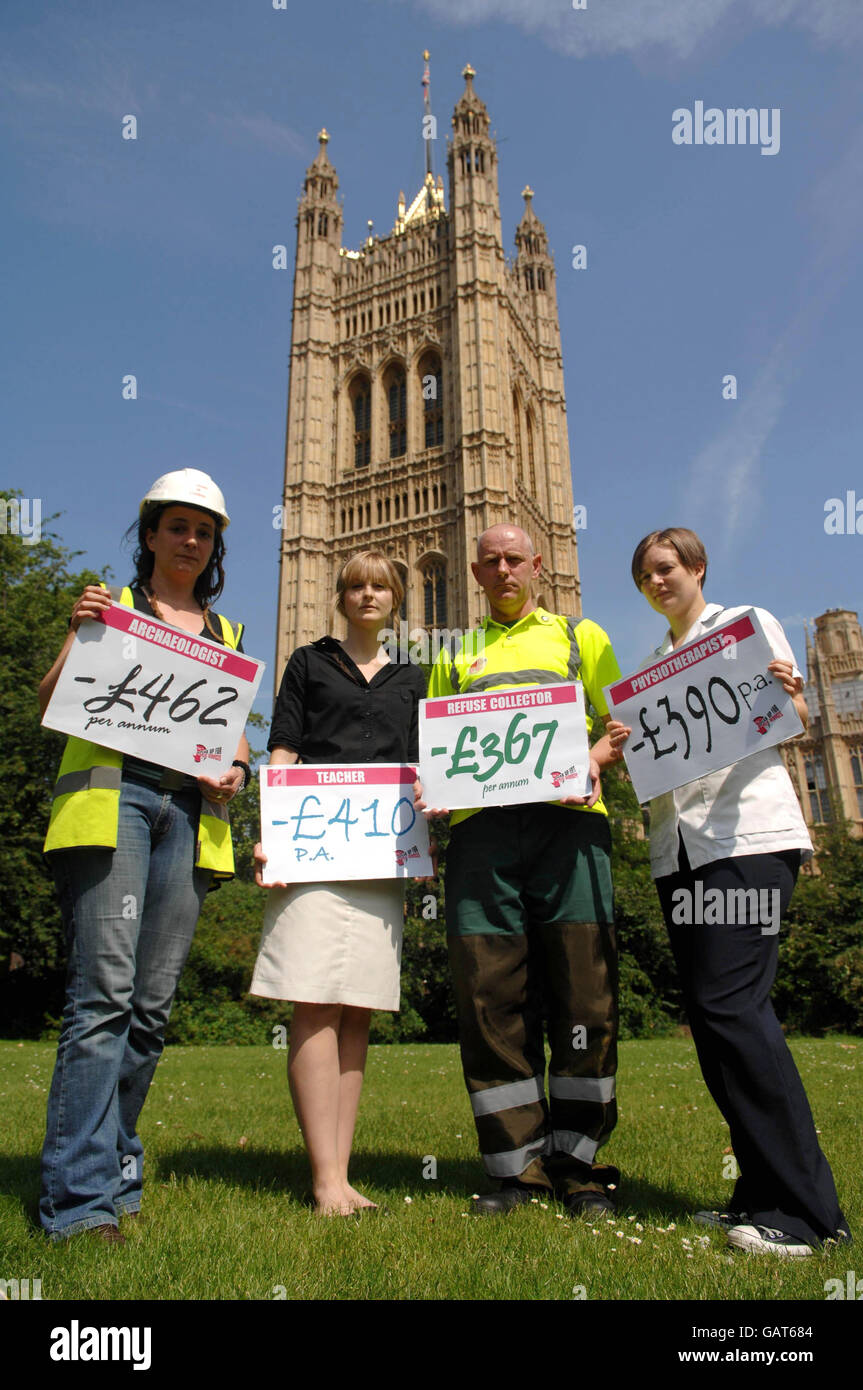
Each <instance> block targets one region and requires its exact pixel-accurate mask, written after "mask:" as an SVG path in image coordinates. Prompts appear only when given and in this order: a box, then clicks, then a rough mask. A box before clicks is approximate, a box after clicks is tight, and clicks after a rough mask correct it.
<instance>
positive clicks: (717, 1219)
mask: <svg viewBox="0 0 863 1390" xmlns="http://www.w3.org/2000/svg"><path fill="white" fill-rule="evenodd" d="M692 1219H693V1221H694V1222H695V1224H696V1226H713V1227H714V1228H715V1229H716V1230H719V1231H730V1230H731V1228H732V1227H733V1226H745V1225H746V1222H747V1221H748V1220H749V1213H748V1212H746V1211H697V1212H696V1213H695V1215H694V1216H693V1218H692Z"/></svg>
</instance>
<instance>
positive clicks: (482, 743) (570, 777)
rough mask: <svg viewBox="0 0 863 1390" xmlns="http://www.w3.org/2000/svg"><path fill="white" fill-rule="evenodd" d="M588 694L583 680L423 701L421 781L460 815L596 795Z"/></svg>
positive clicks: (426, 795) (428, 797) (431, 799)
mask: <svg viewBox="0 0 863 1390" xmlns="http://www.w3.org/2000/svg"><path fill="white" fill-rule="evenodd" d="M589 767H590V753H589V750H588V746H587V725H586V723H585V718H584V694H583V691H582V687H581V685H580V684H579V683H578V682H577V681H576V682H573V681H567V682H561V683H559V684H555V685H525V686H520V687H519V688H518V689H516V690H492V691H488V692H487V693H485V694H482V695H444V696H441V697H437V698H435V699H433V700H420V781H421V782H422V786H423V800H424V801H425V803H426V805H427V806H430V807H441V808H442V807H445V808H446V809H447V810H448V811H455V810H460V809H465V808H470V807H477V806H511V805H515V804H517V803H521V802H529V801H555V800H556V799H557V798H558V797H562V796H589V795H590V790H591V783H590V777H589Z"/></svg>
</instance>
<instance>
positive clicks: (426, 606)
mask: <svg viewBox="0 0 863 1390" xmlns="http://www.w3.org/2000/svg"><path fill="white" fill-rule="evenodd" d="M422 577H423V623H424V624H425V626H426V627H446V625H447V613H446V569H445V568H444V565H443V562H442V561H430V562H429V563H428V564H425V565H423V569H422Z"/></svg>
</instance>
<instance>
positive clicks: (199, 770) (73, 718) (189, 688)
mask: <svg viewBox="0 0 863 1390" xmlns="http://www.w3.org/2000/svg"><path fill="white" fill-rule="evenodd" d="M264 669H265V663H264V662H263V661H256V660H255V659H254V657H250V656H242V655H240V653H239V652H235V651H232V650H231V648H230V647H225V646H221V645H220V644H219V643H218V642H211V641H210V640H209V639H208V638H206V637H194V636H192V634H191V633H189V632H183V631H182V630H181V629H180V628H176V627H170V626H169V625H168V624H167V623H163V622H160V621H157V620H156V619H155V618H148V617H146V616H145V615H144V614H142V613H137V612H136V611H135V609H133V608H126V607H125V605H124V604H120V603H112V604H111V607H110V608H106V609H105V610H104V612H103V613H102V615H101V616H100V618H98V619H96V618H88V619H86V620H85V621H84V622H82V623H81V626H80V627H79V628H78V631H77V632H76V634H75V641H74V642H73V644H72V648H71V650H70V652H69V655H68V656H67V658H66V661H65V663H64V665H63V669H62V671H61V672H60V677H59V679H58V681H57V684H56V686H55V688H54V693H53V695H52V696H51V700H50V703H49V705H48V708H47V710H46V711H45V716H44V718H43V720H42V723H43V724H44V725H45V726H46V727H47V728H49V729H58V730H59V731H60V732H61V733H64V734H74V735H76V736H77V737H78V738H85V739H89V740H90V741H91V742H92V743H99V744H102V745H103V746H104V747H106V748H113V749H114V750H115V751H116V752H118V753H128V754H130V755H132V756H133V757H136V758H142V759H144V761H145V762H150V763H156V764H158V765H159V766H161V767H167V768H171V769H172V770H173V771H175V772H186V773H188V774H189V775H190V776H192V777H200V776H206V777H213V776H218V775H219V774H220V773H222V772H224V771H225V770H226V769H227V768H229V767H230V766H231V763H232V762H233V760H234V758H235V756H236V752H237V746H238V744H239V742H240V737H241V735H242V733H243V730H244V728H245V725H246V719H247V717H248V713H249V710H250V709H251V706H252V701H253V700H254V698H255V694H256V693H257V689H258V686H259V685H260V682H261V676H262V674H263V672H264Z"/></svg>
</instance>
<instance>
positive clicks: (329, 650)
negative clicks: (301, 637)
mask: <svg viewBox="0 0 863 1390" xmlns="http://www.w3.org/2000/svg"><path fill="white" fill-rule="evenodd" d="M311 645H312V646H313V647H314V648H315V651H318V652H321V654H322V655H323V656H326V657H328V658H329V659H330V660H331V661H332V662H333V663H334V664H335V665H336V666H338V668H339V670H341V671H343V672H344V673H345V675H346V676H348V677H349V678H350V679H351V680H353V681H356V683H357V684H358V685H371V684H372V681H376V680H377V678H378V676H380V675H381V674H382V673H383V672H384V671H389V669H390V667H391V666H392V665H393V664H394V663H393V662H391V661H385V662H384V664H383V666H381V667H379V669H378V670H377V671H375V673H374V675H373V676H372V677H371V679H369V678H368V677H367V676H364V675H363V673H362V671H361V670H360V668H359V666H358V665H357V663H356V662H355V661H354V659H353V657H352V656H349V655H348V653H347V652H346V651H345V649H344V647H343V646H342V644H341V642H340V641H339V640H338V638H336V637H330V636H329V634H328V635H327V636H325V637H319V638H318V640H317V641H316V642H312V644H311Z"/></svg>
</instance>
